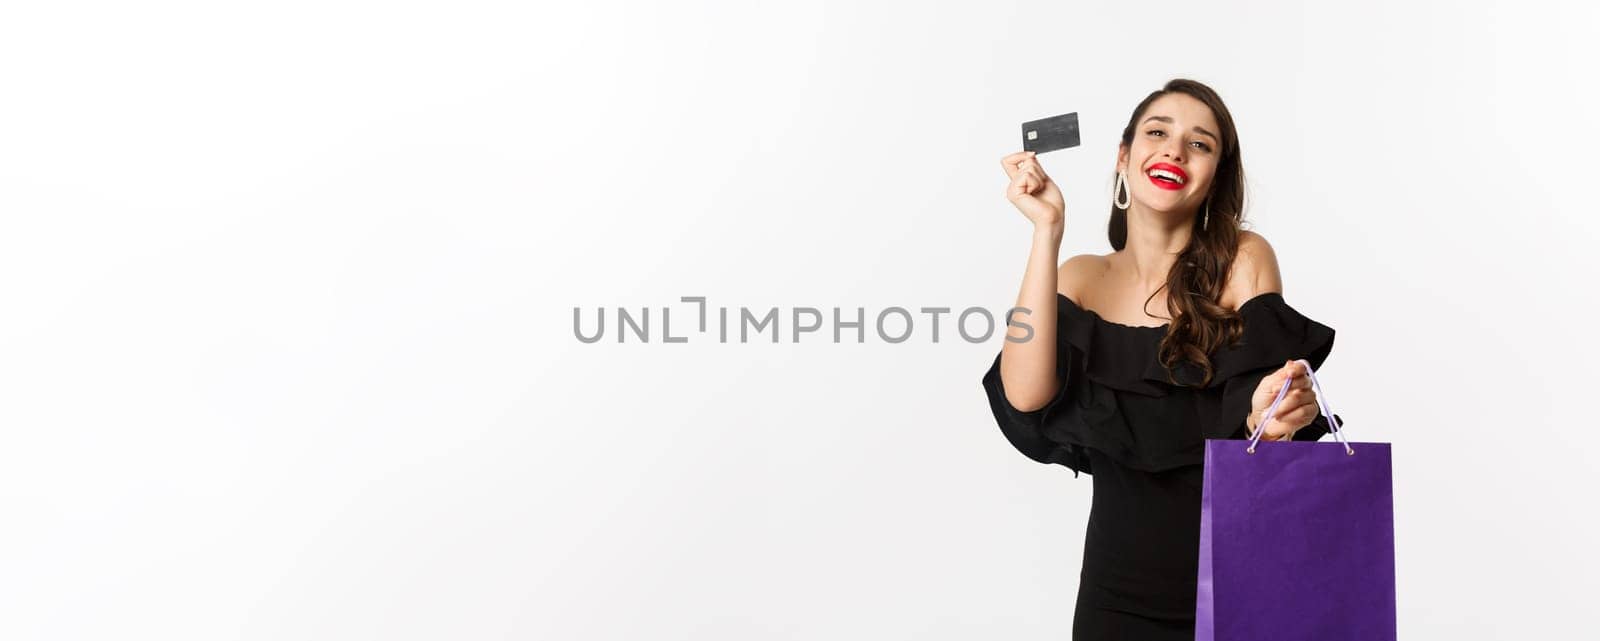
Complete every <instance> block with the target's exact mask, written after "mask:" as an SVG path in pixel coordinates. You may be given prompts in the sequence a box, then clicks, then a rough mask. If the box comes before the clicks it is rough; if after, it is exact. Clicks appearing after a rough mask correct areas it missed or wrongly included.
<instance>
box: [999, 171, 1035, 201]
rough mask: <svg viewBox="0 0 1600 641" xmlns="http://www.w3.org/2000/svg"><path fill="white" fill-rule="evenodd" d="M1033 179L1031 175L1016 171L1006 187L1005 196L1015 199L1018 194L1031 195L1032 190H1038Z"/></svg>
mask: <svg viewBox="0 0 1600 641" xmlns="http://www.w3.org/2000/svg"><path fill="white" fill-rule="evenodd" d="M1034 181H1035V179H1034V177H1033V176H1032V175H1030V174H1027V173H1022V172H1018V173H1017V175H1015V176H1013V177H1012V178H1011V184H1010V185H1009V186H1007V187H1006V197H1007V198H1010V199H1015V198H1017V197H1018V196H1028V195H1032V194H1033V192H1035V191H1037V190H1038V187H1037V186H1036V185H1035V182H1034Z"/></svg>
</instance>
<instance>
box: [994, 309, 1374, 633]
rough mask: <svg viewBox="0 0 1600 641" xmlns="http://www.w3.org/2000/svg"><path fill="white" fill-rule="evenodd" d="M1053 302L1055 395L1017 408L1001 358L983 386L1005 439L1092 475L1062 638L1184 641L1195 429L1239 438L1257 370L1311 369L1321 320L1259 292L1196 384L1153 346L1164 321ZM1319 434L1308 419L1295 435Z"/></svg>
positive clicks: (1326, 348) (1318, 425) (1326, 339)
mask: <svg viewBox="0 0 1600 641" xmlns="http://www.w3.org/2000/svg"><path fill="white" fill-rule="evenodd" d="M1056 306H1057V329H1056V336H1057V339H1056V343H1057V347H1056V371H1057V375H1058V376H1059V377H1060V380H1061V381H1062V386H1061V389H1060V390H1058V391H1057V393H1056V396H1055V398H1054V399H1052V400H1051V401H1050V403H1049V404H1048V405H1046V406H1044V407H1043V408H1040V409H1037V410H1033V411H1029V412H1023V411H1020V410H1018V409H1017V408H1015V407H1013V406H1012V405H1011V404H1010V403H1009V402H1007V401H1006V398H1005V391H1004V388H1003V387H1001V384H1000V356H996V357H995V359H994V364H993V365H992V366H990V368H989V371H988V373H986V374H985V375H984V377H983V387H984V390H985V391H986V393H987V394H988V397H989V406H990V409H991V410H993V412H994V417H995V420H996V421H997V422H998V423H999V425H1000V430H1001V432H1002V433H1004V434H1005V436H1006V438H1007V439H1008V440H1010V442H1011V444H1012V445H1013V446H1015V447H1016V448H1017V449H1018V450H1020V451H1021V452H1022V453H1023V454H1024V455H1026V456H1027V457H1028V458H1031V459H1033V460H1035V461H1038V462H1040V463H1053V464H1059V465H1063V466H1066V467H1069V468H1071V469H1072V471H1073V476H1077V475H1078V473H1079V472H1082V473H1084V474H1090V475H1091V476H1092V477H1093V480H1094V498H1093V503H1092V506H1091V507H1090V511H1089V523H1088V529H1087V532H1086V534H1085V537H1084V550H1083V568H1082V571H1081V572H1080V574H1079V587H1078V598H1077V603H1076V604H1075V611H1074V613H1073V622H1072V638H1073V639H1075V640H1077V641H1091V640H1099V639H1141V640H1145V641H1159V640H1163V639H1174V640H1178V639H1182V640H1183V641H1191V640H1192V639H1193V638H1194V619H1195V574H1196V572H1197V570H1198V567H1199V551H1200V488H1201V485H1200V481H1201V476H1202V474H1201V472H1202V469H1203V463H1204V454H1205V439H1208V438H1210V439H1243V438H1246V433H1247V432H1246V430H1245V417H1246V416H1247V415H1248V414H1249V413H1250V397H1251V395H1252V394H1253V393H1254V392H1255V389H1256V386H1257V385H1259V384H1260V382H1261V379H1262V378H1264V377H1266V375H1267V374H1270V373H1272V372H1274V371H1276V370H1277V369H1278V368H1280V367H1282V366H1283V364H1284V362H1285V361H1288V360H1290V359H1298V358H1304V359H1306V360H1307V361H1308V362H1310V363H1311V367H1312V368H1313V369H1316V368H1319V367H1321V366H1322V363H1323V361H1324V360H1326V359H1327V357H1328V353H1329V352H1330V351H1331V350H1332V349H1333V333H1334V332H1333V329H1332V328H1329V327H1328V326H1326V325H1323V324H1321V323H1318V322H1316V321H1314V320H1311V319H1309V318H1306V317H1305V316H1303V315H1301V314H1300V313H1299V312H1298V311H1295V309H1294V308H1292V307H1290V306H1289V304H1288V303H1286V302H1284V299H1283V295H1282V294H1279V293H1276V292H1269V293H1264V294H1259V295H1257V296H1255V297H1254V298H1251V299H1250V300H1248V301H1245V303H1244V304H1243V305H1242V306H1240V307H1239V313H1240V315H1241V317H1242V318H1243V322H1244V335H1243V338H1242V339H1241V340H1240V341H1239V342H1238V343H1237V344H1235V345H1232V346H1228V347H1223V348H1221V349H1219V350H1218V351H1217V352H1216V353H1214V354H1212V355H1211V365H1212V368H1213V371H1214V374H1213V378H1212V380H1211V381H1210V382H1209V383H1208V384H1206V385H1205V386H1203V387H1201V386H1199V385H1198V383H1199V381H1200V378H1201V371H1200V368H1199V367H1198V366H1195V365H1194V364H1192V363H1187V362H1185V363H1182V364H1180V365H1179V366H1178V367H1177V368H1175V369H1174V371H1173V372H1172V377H1173V381H1175V383H1174V382H1173V381H1169V380H1168V378H1167V370H1166V368H1164V367H1162V366H1161V363H1160V361H1159V358H1158V356H1157V351H1158V348H1159V345H1160V342H1161V338H1162V337H1163V336H1164V335H1165V334H1166V330H1167V325H1162V326H1160V327H1136V326H1132V325H1121V324H1118V323H1113V322H1110V321H1107V320H1104V319H1102V318H1100V316H1099V315H1098V314H1095V313H1094V312H1093V311H1090V310H1086V309H1083V308H1080V307H1078V305H1077V304H1076V303H1073V302H1072V300H1071V299H1069V298H1067V297H1066V296H1062V295H1060V294H1059V293H1058V294H1057V295H1056ZM1335 418H1336V419H1338V420H1339V421H1340V424H1341V425H1342V424H1343V422H1344V417H1342V416H1335ZM1327 433H1328V423H1327V419H1326V418H1324V417H1321V416H1318V417H1317V419H1316V421H1314V422H1312V423H1311V424H1310V425H1307V426H1306V427H1304V428H1302V429H1300V431H1298V432H1296V433H1295V435H1294V440H1297V441H1302V440H1303V441H1315V440H1318V439H1320V438H1322V436H1323V435H1325V434H1327Z"/></svg>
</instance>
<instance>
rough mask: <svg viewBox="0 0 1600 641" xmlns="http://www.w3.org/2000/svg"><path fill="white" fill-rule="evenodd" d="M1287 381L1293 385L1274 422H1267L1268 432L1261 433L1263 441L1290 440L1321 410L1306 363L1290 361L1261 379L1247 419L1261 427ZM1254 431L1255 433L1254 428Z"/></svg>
mask: <svg viewBox="0 0 1600 641" xmlns="http://www.w3.org/2000/svg"><path fill="white" fill-rule="evenodd" d="M1285 383H1287V384H1288V385H1289V392H1288V393H1287V394H1284V396H1283V401H1282V402H1280V403H1278V409H1276V410H1274V411H1273V416H1272V422H1271V423H1270V424H1268V425H1266V426H1265V427H1266V430H1267V432H1266V434H1263V435H1262V436H1261V440H1263V441H1287V440H1289V439H1291V438H1293V437H1294V433H1295V432H1296V431H1298V430H1299V429H1300V428H1302V427H1305V426H1307V425H1310V424H1311V422H1312V421H1314V420H1317V415H1318V414H1320V413H1321V412H1320V411H1319V410H1318V408H1317V393H1316V392H1315V391H1313V390H1312V389H1311V378H1310V377H1308V376H1306V368H1305V366H1304V365H1301V364H1300V363H1299V362H1297V361H1288V362H1286V363H1284V364H1283V367H1282V368H1280V369H1278V371H1276V372H1273V373H1271V374H1268V375H1267V377H1266V378H1263V379H1261V384H1260V385H1257V386H1256V393H1255V395H1254V396H1252V397H1251V398H1250V416H1249V417H1248V418H1246V419H1245V420H1246V421H1248V422H1249V426H1250V427H1251V428H1252V429H1253V430H1254V429H1261V419H1262V418H1264V417H1265V415H1266V413H1267V408H1268V407H1270V406H1271V405H1272V401H1273V399H1276V398H1278V390H1280V389H1282V388H1283V386H1284V384H1285ZM1250 433H1251V434H1255V432H1254V431H1251V432H1250Z"/></svg>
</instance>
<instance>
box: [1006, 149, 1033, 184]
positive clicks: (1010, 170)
mask: <svg viewBox="0 0 1600 641" xmlns="http://www.w3.org/2000/svg"><path fill="white" fill-rule="evenodd" d="M1032 158H1033V152H1031V151H1019V152H1017V153H1014V154H1007V155H1006V157H1004V158H1001V159H1000V167H1001V168H1002V169H1004V170H1006V178H1016V177H1017V172H1019V171H1021V169H1020V168H1019V167H1018V166H1017V165H1019V164H1020V163H1022V161H1024V160H1030V159H1032Z"/></svg>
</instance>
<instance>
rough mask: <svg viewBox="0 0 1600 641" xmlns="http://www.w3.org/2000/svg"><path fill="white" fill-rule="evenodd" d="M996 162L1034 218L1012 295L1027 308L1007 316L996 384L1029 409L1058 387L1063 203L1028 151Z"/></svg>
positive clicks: (1009, 189)
mask: <svg viewBox="0 0 1600 641" xmlns="http://www.w3.org/2000/svg"><path fill="white" fill-rule="evenodd" d="M1000 166H1001V168H1003V169H1005V171H1006V176H1007V177H1008V178H1010V179H1011V183H1010V184H1009V185H1007V186H1006V199H1007V200H1009V201H1011V204H1012V205H1015V206H1016V208H1017V210H1018V211H1021V212H1022V215H1024V216H1026V217H1027V218H1028V221H1029V222H1031V223H1033V244H1032V245H1031V248H1030V249H1029V251H1028V266H1027V270H1026V271H1024V272H1023V274H1022V291H1021V292H1020V293H1018V294H1017V307H1020V308H1022V309H1025V310H1027V311H1025V312H1024V311H1021V310H1018V311H1017V312H1016V313H1015V314H1010V313H1008V314H1007V315H1006V340H1005V345H1004V346H1002V347H1001V348H1000V385H1001V387H1004V388H1005V396H1006V402H1008V403H1010V404H1011V405H1012V406H1013V407H1015V408H1017V409H1018V410H1021V411H1024V412H1031V411H1033V410H1036V409H1039V408H1041V407H1044V406H1045V405H1046V404H1048V403H1049V402H1050V399H1052V398H1054V397H1055V394H1056V391H1057V389H1059V388H1060V387H1061V382H1060V381H1058V380H1056V277H1057V275H1058V274H1057V266H1056V260H1057V259H1058V258H1059V254H1060V252H1061V237H1062V234H1063V232H1064V230H1065V228H1066V222H1065V221H1066V203H1065V202H1064V201H1063V199H1062V197H1061V189H1060V188H1058V187H1057V186H1056V183H1055V181H1053V180H1051V179H1050V176H1049V175H1047V174H1045V173H1044V167H1042V166H1040V165H1039V161H1038V159H1037V158H1035V157H1034V154H1033V153H1032V152H1027V151H1021V152H1017V153H1014V154H1011V155H1008V156H1006V157H1005V158H1002V159H1000ZM1014 323H1022V325H1016V324H1014Z"/></svg>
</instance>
